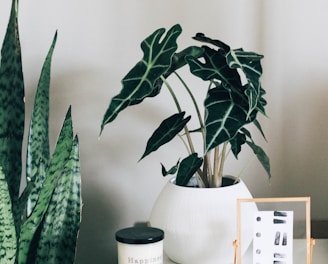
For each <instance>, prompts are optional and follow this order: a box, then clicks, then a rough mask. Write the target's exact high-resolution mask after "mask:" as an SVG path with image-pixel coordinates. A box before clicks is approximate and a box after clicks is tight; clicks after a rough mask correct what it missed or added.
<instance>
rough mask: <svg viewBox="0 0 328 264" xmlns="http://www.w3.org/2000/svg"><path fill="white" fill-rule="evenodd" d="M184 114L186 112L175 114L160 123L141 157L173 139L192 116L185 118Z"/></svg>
mask: <svg viewBox="0 0 328 264" xmlns="http://www.w3.org/2000/svg"><path fill="white" fill-rule="evenodd" d="M184 115H185V112H181V113H178V114H174V115H172V116H170V117H169V118H167V119H165V120H164V121H163V122H162V123H161V124H160V126H159V127H158V128H157V129H156V130H155V131H154V133H153V134H152V135H151V137H150V138H149V140H148V142H147V146H146V150H145V152H144V154H143V155H142V157H141V159H143V158H144V157H146V156H147V155H149V154H150V153H151V152H153V151H155V150H157V149H158V148H159V147H161V146H162V145H164V144H165V143H167V142H169V141H171V140H172V139H173V138H174V137H175V136H176V135H177V134H178V133H179V132H180V131H181V130H182V129H183V128H184V127H185V125H186V124H187V123H188V121H189V120H190V118H191V117H190V116H187V117H186V118H184Z"/></svg>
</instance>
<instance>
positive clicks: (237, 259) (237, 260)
mask: <svg viewBox="0 0 328 264" xmlns="http://www.w3.org/2000/svg"><path fill="white" fill-rule="evenodd" d="M287 202H288V203H295V202H298V203H305V221H306V228H305V229H306V230H305V236H306V264H312V252H313V246H314V244H315V240H314V239H313V238H311V211H310V209H311V208H310V207H311V199H310V197H283V198H253V199H237V239H236V240H235V241H233V246H234V248H235V250H234V264H242V254H241V228H242V227H241V219H242V215H241V205H242V203H287Z"/></svg>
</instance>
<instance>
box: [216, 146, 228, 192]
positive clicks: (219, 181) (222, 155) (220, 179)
mask: <svg viewBox="0 0 328 264" xmlns="http://www.w3.org/2000/svg"><path fill="white" fill-rule="evenodd" d="M227 145H228V143H227V142H224V143H223V148H222V151H221V157H220V166H219V171H218V175H217V183H218V185H217V186H216V187H221V186H222V176H223V167H224V162H225V159H226V157H225V153H226V149H227ZM218 159H219V157H218Z"/></svg>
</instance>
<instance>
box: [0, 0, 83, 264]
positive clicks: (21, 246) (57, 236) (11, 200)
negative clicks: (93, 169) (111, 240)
mask: <svg viewBox="0 0 328 264" xmlns="http://www.w3.org/2000/svg"><path fill="white" fill-rule="evenodd" d="M17 8H18V1H17V0H13V3H12V9H11V16H10V20H9V24H8V29H7V33H6V36H5V39H4V42H3V45H2V50H1V54H2V57H1V65H0V263H5V264H10V263H15V264H16V263H18V264H28V263H31V264H32V263H33V264H34V263H54V264H55V263H58V264H59V263H73V262H74V257H75V249H76V240H77V234H78V230H79V226H80V221H81V219H80V218H81V189H80V185H81V176H80V167H79V145H78V139H77V137H74V136H73V127H72V117H71V109H70V108H69V109H68V112H67V115H66V118H65V121H64V123H63V127H62V129H61V132H60V135H59V138H58V141H57V144H56V146H55V150H54V153H53V154H52V156H51V157H50V153H49V133H48V122H49V87H50V72H51V71H50V69H51V59H52V54H53V51H54V48H55V44H56V39H57V33H56V34H55V36H54V39H53V42H52V45H51V47H50V50H49V53H48V55H47V57H46V59H45V62H44V65H43V68H42V71H41V75H40V79H39V84H38V87H37V92H36V96H35V102H34V107H33V113H32V117H31V122H30V127H29V135H28V140H27V154H26V176H24V177H26V181H27V186H26V187H25V190H24V191H23V193H22V194H21V196H19V188H20V182H21V164H22V160H21V156H22V155H21V154H22V139H23V132H24V120H25V112H24V85H23V83H24V79H23V74H22V72H23V71H22V62H21V50H20V45H19V31H18V24H17V13H18V10H17Z"/></svg>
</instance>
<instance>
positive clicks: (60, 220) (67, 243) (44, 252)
mask: <svg viewBox="0 0 328 264" xmlns="http://www.w3.org/2000/svg"><path fill="white" fill-rule="evenodd" d="M80 185H81V176H80V166H79V146H78V139H77V137H76V138H75V140H74V142H73V146H72V151H71V154H70V157H69V160H68V161H67V163H66V165H65V168H64V171H63V172H62V174H61V175H60V178H59V180H58V183H57V186H56V188H55V190H54V193H53V195H52V198H51V202H50V205H49V208H48V210H47V213H46V215H45V220H44V222H43V226H42V231H41V236H40V240H39V245H38V249H37V253H36V260H35V263H36V264H38V263H39V264H43V263H60V264H65V263H67V264H72V263H73V262H74V258H75V245H76V239H77V234H78V230H79V226H80V221H81V215H80V212H81V194H80Z"/></svg>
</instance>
